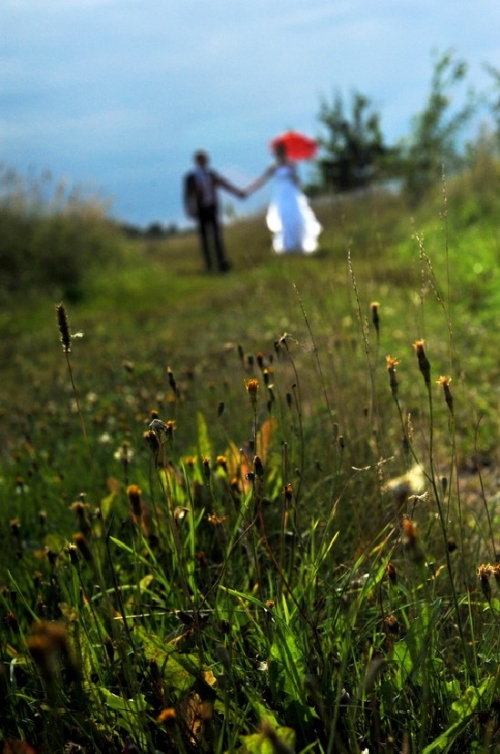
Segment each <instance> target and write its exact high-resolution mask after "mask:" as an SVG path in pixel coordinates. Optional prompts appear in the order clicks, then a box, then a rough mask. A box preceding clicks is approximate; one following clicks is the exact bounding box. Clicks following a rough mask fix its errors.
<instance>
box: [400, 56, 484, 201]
mask: <svg viewBox="0 0 500 754" xmlns="http://www.w3.org/2000/svg"><path fill="white" fill-rule="evenodd" d="M466 74H467V64H466V63H465V62H464V61H463V60H455V59H454V57H453V53H452V52H450V51H448V52H445V53H444V54H443V55H441V56H440V57H439V58H436V62H435V64H434V70H433V74H432V79H431V89H430V92H429V96H428V98H427V102H426V104H425V107H424V109H423V110H422V112H421V113H419V114H418V115H417V116H415V118H414V119H413V130H412V133H411V135H410V138H409V140H408V141H407V142H406V143H403V144H402V145H401V163H400V167H401V174H402V177H403V182H404V187H405V189H406V191H407V193H408V196H409V198H410V200H411V201H412V202H418V201H419V200H420V199H421V198H422V197H423V196H424V194H425V193H426V192H427V191H428V190H429V189H430V188H431V187H432V186H433V185H435V184H436V182H437V181H439V180H440V179H441V176H442V172H443V167H444V168H445V169H446V172H447V173H451V172H453V171H456V170H457V169H458V168H459V167H461V165H462V155H461V153H460V149H459V143H458V137H459V134H460V132H461V131H462V129H463V128H464V126H465V125H466V124H467V123H468V121H469V120H470V118H471V116H472V114H473V113H474V107H475V106H474V102H473V97H472V94H471V93H470V92H469V93H468V94H467V96H466V99H465V104H464V105H463V106H462V107H460V108H459V109H458V110H457V111H456V112H455V113H453V114H450V108H451V105H452V97H451V90H452V89H453V88H454V87H456V85H458V84H460V83H461V82H463V81H464V79H465V77H466Z"/></svg>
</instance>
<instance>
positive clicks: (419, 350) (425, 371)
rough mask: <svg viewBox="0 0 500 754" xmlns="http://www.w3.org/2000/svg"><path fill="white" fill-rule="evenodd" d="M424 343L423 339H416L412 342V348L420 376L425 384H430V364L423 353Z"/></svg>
mask: <svg viewBox="0 0 500 754" xmlns="http://www.w3.org/2000/svg"><path fill="white" fill-rule="evenodd" d="M424 343H425V341H423V340H417V341H415V343H414V344H413V348H414V349H415V353H416V354H417V359H418V368H419V369H420V371H421V372H422V376H423V378H424V381H425V384H426V385H429V386H430V384H431V365H430V362H429V359H428V358H427V356H426V355H425V349H424Z"/></svg>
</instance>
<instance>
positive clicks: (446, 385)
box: [437, 375, 453, 414]
mask: <svg viewBox="0 0 500 754" xmlns="http://www.w3.org/2000/svg"><path fill="white" fill-rule="evenodd" d="M450 382H451V377H448V376H447V375H442V376H441V377H440V378H439V379H438V381H437V384H438V385H442V387H443V391H444V399H445V401H446V405H447V406H448V408H449V410H450V414H453V396H452V394H451V390H450Z"/></svg>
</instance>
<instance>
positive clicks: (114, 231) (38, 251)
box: [0, 169, 122, 300]
mask: <svg viewBox="0 0 500 754" xmlns="http://www.w3.org/2000/svg"><path fill="white" fill-rule="evenodd" d="M0 184H1V189H0V224H1V227H2V234H1V235H0V267H1V269H2V271H3V277H4V285H3V291H4V293H7V294H16V293H17V292H19V291H20V290H23V291H24V292H26V291H27V290H30V289H35V288H38V289H39V290H41V291H43V290H45V291H47V292H50V293H51V294H53V295H56V296H64V297H65V298H67V299H69V300H75V299H78V298H80V297H81V296H82V295H83V292H84V287H85V282H86V280H87V279H88V275H89V273H90V272H91V271H92V269H93V268H95V266H96V265H97V266H99V267H102V266H103V265H107V264H109V263H110V262H114V263H116V262H117V261H119V259H120V251H121V243H122V239H121V236H120V233H119V230H118V228H117V227H116V226H115V225H114V224H113V223H112V221H111V220H110V219H109V218H108V216H107V208H106V206H105V204H104V203H103V202H102V201H100V200H98V199H96V198H95V197H90V198H89V197H85V196H83V195H80V194H79V193H78V192H76V191H70V192H68V191H66V189H65V187H64V185H62V184H60V185H59V186H57V187H56V188H55V190H54V191H53V192H51V191H50V189H49V188H48V187H47V179H43V178H42V179H40V180H39V181H37V180H36V179H30V180H28V181H24V180H23V179H21V178H19V177H18V176H16V175H15V174H14V173H13V172H12V171H6V170H5V169H4V171H3V173H2V174H0Z"/></svg>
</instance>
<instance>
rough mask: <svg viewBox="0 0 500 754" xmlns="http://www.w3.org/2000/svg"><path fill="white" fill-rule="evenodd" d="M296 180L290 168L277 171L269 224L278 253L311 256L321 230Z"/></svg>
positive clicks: (274, 246)
mask: <svg viewBox="0 0 500 754" xmlns="http://www.w3.org/2000/svg"><path fill="white" fill-rule="evenodd" d="M294 178H295V172H294V169H293V167H292V166H291V165H278V167H277V168H276V170H275V171H274V175H273V181H274V187H273V195H272V198H271V203H270V205H269V209H268V211H267V216H266V222H267V227H268V228H269V230H270V231H271V233H272V234H273V249H274V251H275V252H276V253H277V254H290V253H293V252H295V253H299V254H300V253H303V254H311V253H312V252H314V251H316V249H317V248H318V236H319V234H320V233H321V230H322V227H321V225H320V223H319V222H318V220H317V219H316V216H315V215H314V212H313V211H312V209H311V207H310V206H309V203H308V201H307V198H306V197H305V195H304V194H303V193H302V191H301V190H300V188H299V187H298V185H297V183H296V182H295V180H294Z"/></svg>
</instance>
